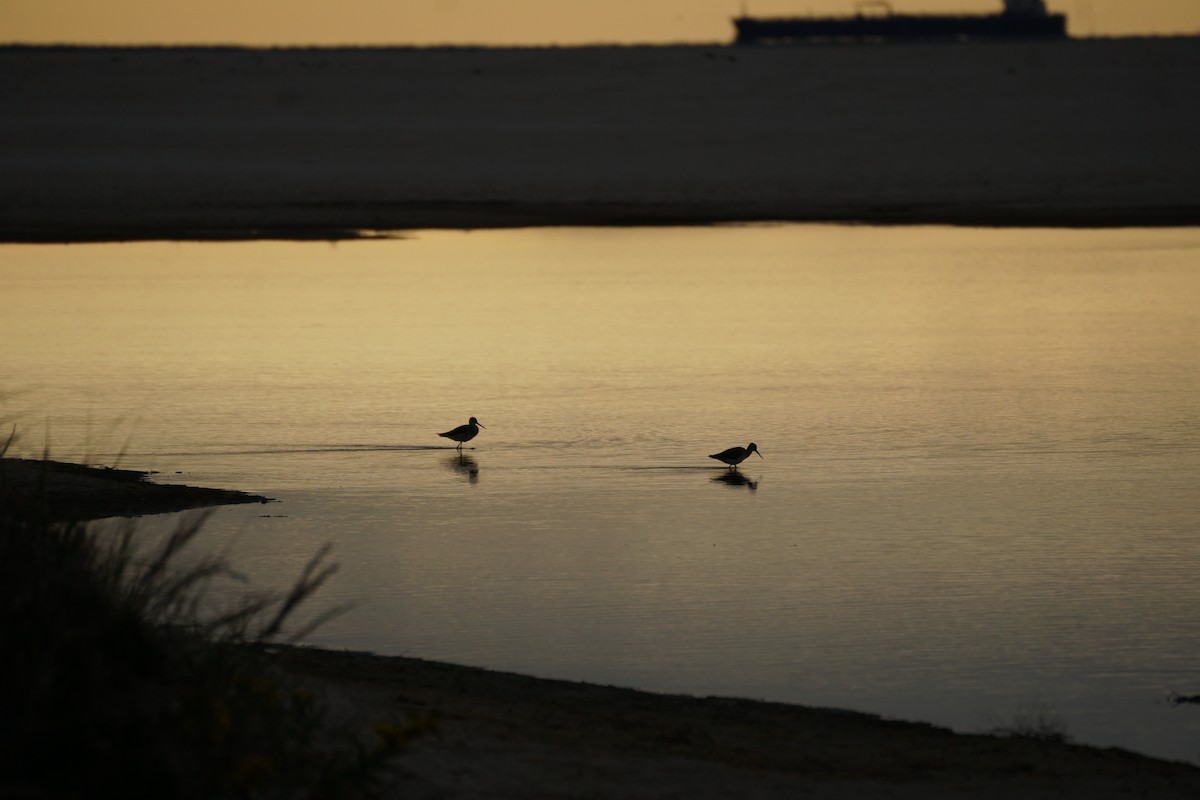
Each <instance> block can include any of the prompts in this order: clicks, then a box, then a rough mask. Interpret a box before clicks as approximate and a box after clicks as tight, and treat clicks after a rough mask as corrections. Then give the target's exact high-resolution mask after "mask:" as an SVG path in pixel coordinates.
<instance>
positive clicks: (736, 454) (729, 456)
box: [709, 442, 763, 469]
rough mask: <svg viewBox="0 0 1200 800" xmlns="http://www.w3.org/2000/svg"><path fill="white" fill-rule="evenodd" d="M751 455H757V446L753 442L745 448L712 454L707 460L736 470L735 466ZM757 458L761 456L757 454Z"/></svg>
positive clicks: (735, 448)
mask: <svg viewBox="0 0 1200 800" xmlns="http://www.w3.org/2000/svg"><path fill="white" fill-rule="evenodd" d="M751 453H758V445H756V444H755V443H754V442H751V443H750V444H749V445H748V446H747V447H731V448H729V449H728V450H722V451H721V452H719V453H713V454H712V455H711V456H709V458H715V459H716V460H717V461H721V462H723V463H725V464H728V465H729V468H730V469H736V468H737V465H738V464H740V463H742V462H743V461H745V460H746V459H747V458H749V457H750V454H751ZM758 457H759V458H762V457H763V454H762V453H758Z"/></svg>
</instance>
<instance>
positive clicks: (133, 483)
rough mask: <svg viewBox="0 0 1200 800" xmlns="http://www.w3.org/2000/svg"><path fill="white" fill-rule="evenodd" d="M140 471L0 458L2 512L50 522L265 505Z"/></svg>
mask: <svg viewBox="0 0 1200 800" xmlns="http://www.w3.org/2000/svg"><path fill="white" fill-rule="evenodd" d="M150 475H151V473H149V472H142V471H139V470H129V469H114V468H111V467H89V466H85V465H82V464H70V463H66V462H62V461H49V460H44V461H43V460H35V459H21V458H0V510H2V509H4V508H8V509H10V510H16V511H17V512H18V513H19V512H20V511H21V510H22V509H27V508H30V507H33V508H38V509H44V510H45V513H47V514H48V516H49V518H50V519H51V520H55V521H83V520H91V519H101V518H103V517H138V516H143V515H146V514H165V513H167V512H171V511H184V510H187V509H191V508H205V507H209V506H221V505H234V504H239V503H269V502H271V500H270V499H269V498H266V497H260V496H259V495H254V494H247V493H246V492H236V491H232V490H229V489H209V488H204V487H198V486H183V485H179V484H167V483H153V482H151V481H150V480H148V479H149V477H150Z"/></svg>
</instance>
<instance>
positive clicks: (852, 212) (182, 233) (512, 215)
mask: <svg viewBox="0 0 1200 800" xmlns="http://www.w3.org/2000/svg"><path fill="white" fill-rule="evenodd" d="M330 216H331V217H333V218H334V219H332V220H330V221H328V222H316V223H313V224H303V225H290V224H287V223H286V222H280V223H269V224H266V225H233V224H222V223H220V222H216V221H214V222H211V223H206V224H169V223H167V224H148V225H139V224H130V225H120V226H118V225H107V226H99V227H92V226H88V225H79V226H71V225H55V226H46V227H40V226H5V225H4V224H3V223H0V244H102V243H119V242H147V241H179V242H189V241H190V242H249V241H292V242H306V241H314V242H316V241H353V240H363V239H390V238H399V237H402V236H403V235H405V234H406V233H408V232H412V231H418V230H463V231H470V230H505V229H516V228H541V227H595V228H636V227H681V228H682V227H713V226H722V225H806V224H807V225H848V226H856V225H863V226H884V227H886V226H939V225H940V226H950V227H964V228H1014V229H1017V228H1027V229H1033V228H1058V229H1079V230H1091V229H1113V228H1190V227H1197V226H1200V208H1192V207H1182V208H1175V209H1161V208H1153V209H1146V208H1127V209H1106V210H1102V211H1081V210H1072V209H1044V210H1041V211H1030V210H1028V209H1022V210H1006V209H981V208H963V209H900V208H895V209H888V208H876V209H840V210H838V209H829V210H826V211H804V212H797V213H796V214H795V215H781V214H779V213H763V214H754V213H744V212H739V211H738V210H736V209H724V210H714V209H709V208H698V207H695V206H693V207H688V208H685V207H676V206H671V207H667V206H660V207H650V208H647V207H637V208H596V207H594V206H589V205H579V206H571V205H568V204H562V205H560V206H557V207H555V208H552V209H551V208H542V207H537V206H524V205H519V204H513V205H511V206H508V205H505V204H488V203H481V204H469V203H464V204H456V205H453V206H449V207H448V206H440V207H439V206H429V207H416V208H407V209H403V210H388V209H378V208H374V209H371V210H370V211H368V212H366V213H363V215H362V218H361V219H359V220H358V222H360V223H362V225H361V226H360V225H356V224H355V222H356V218H355V214H353V213H332V214H331V215H330ZM367 223H369V224H367Z"/></svg>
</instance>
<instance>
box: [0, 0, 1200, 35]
mask: <svg viewBox="0 0 1200 800" xmlns="http://www.w3.org/2000/svg"><path fill="white" fill-rule="evenodd" d="M1048 5H1049V7H1050V9H1051V10H1052V11H1056V12H1062V13H1065V14H1067V17H1068V27H1069V29H1070V32H1071V34H1072V35H1074V36H1124V35H1135V34H1154V35H1179V34H1188V35H1200V0H1138V2H1131V0H1048ZM854 6H855V3H854V2H853V0H505V2H499V0H0V42H4V43H28V44H35V43H80V44H241V45H305V44H315V45H332V44H348V45H388V44H398V45H404V44H416V45H429V44H487V45H509V44H525V45H539V44H542V45H545V44H585V43H600V42H604V43H624V44H632V43H668V42H724V41H729V40H730V39H731V38H732V35H733V28H732V25H731V23H730V20H731V18H732V17H734V16H737V15H738V14H739V13H741V12H743V11H746V12H748V13H750V14H752V15H758V16H772V15H803V14H810V13H811V14H844V13H848V12H850V11H852V10H853V8H854ZM892 6H893V7H894V9H895V10H896V11H898V12H911V13H919V12H931V11H941V12H950V11H965V12H970V13H988V12H992V11H996V10H999V8H1000V7H1001V0H892Z"/></svg>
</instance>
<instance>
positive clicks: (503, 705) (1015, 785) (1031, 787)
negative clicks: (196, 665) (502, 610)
mask: <svg viewBox="0 0 1200 800" xmlns="http://www.w3.org/2000/svg"><path fill="white" fill-rule="evenodd" d="M277 658H278V664H279V665H280V666H282V667H283V668H284V669H285V670H287V671H288V672H289V673H290V674H292V675H294V676H295V677H297V678H298V679H299V680H300V681H301V682H302V683H306V684H307V685H309V686H311V687H313V688H314V689H315V690H317V692H318V693H319V695H320V696H321V697H323V698H324V699H325V701H326V702H327V703H329V704H330V707H331V709H332V711H333V712H334V713H335V714H336V715H337V716H338V717H339V718H340V719H342V720H343V721H346V722H348V723H350V724H351V725H353V726H356V727H359V728H368V727H369V726H370V725H371V724H372V722H374V721H379V720H389V719H404V718H407V719H425V718H431V719H432V720H433V721H434V723H435V731H436V733H435V734H434V735H431V736H423V737H421V738H419V739H417V740H415V741H414V742H413V743H412V745H411V746H410V749H409V750H408V751H407V752H406V753H405V754H403V755H402V756H401V758H400V761H399V765H400V767H401V773H402V781H401V783H400V785H398V786H397V790H396V793H395V794H394V796H395V797H406V798H435V797H453V798H480V800H482V798H503V797H512V798H518V797H520V798H582V797H592V798H630V797H655V798H663V797H678V798H728V797H748V798H795V797H815V798H847V799H849V798H876V797H888V798H912V799H913V800H917V799H918V798H919V799H920V800H927V798H959V797H961V798H968V797H969V798H997V799H999V798H1015V797H1021V798H1081V799H1082V798H1091V799H1093V800H1094V799H1095V798H1117V797H1154V798H1175V797H1178V798H1185V797H1187V798H1191V797H1196V796H1200V795H1198V794H1197V793H1200V769H1198V768H1197V767H1195V766H1191V765H1187V764H1180V763H1169V762H1165V761H1159V760H1155V759H1151V758H1146V757H1144V756H1140V755H1136V754H1134V753H1130V752H1126V751H1122V750H1115V749H1108V750H1102V749H1098V748H1091V747H1082V746H1075V745H1071V744H1069V743H1064V742H1057V741H1049V740H1046V739H1038V738H1035V737H1030V736H1026V737H1022V736H1000V735H964V734H956V733H953V732H951V731H949V730H947V729H944V728H939V727H935V726H933V725H925V724H916V723H909V722H901V721H895V720H886V719H881V718H880V717H877V716H873V715H870V714H860V713H854V712H846V711H838V710H832V709H818V708H805V707H801V706H792V705H784V704H778V703H763V702H754V701H750V700H737V699H726V698H695V697H686V696H669V695H658V694H650V693H644V692H637V691H631V690H626V689H618V688H613V687H606V686H596V685H589V684H580V683H570V682H565V681H552V680H539V679H536V678H529V677H525V676H521V675H513V674H507V673H500V672H490V671H487V670H481V669H474V668H470V667H461V666H453V665H448V664H439V663H434V662H428V661H421V660H417V659H410V658H386V657H380V656H374V655H370V654H365V653H350V652H331V651H324V650H316V649H307V648H301V649H291V648H281V649H280V650H279V651H278V655H277Z"/></svg>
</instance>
